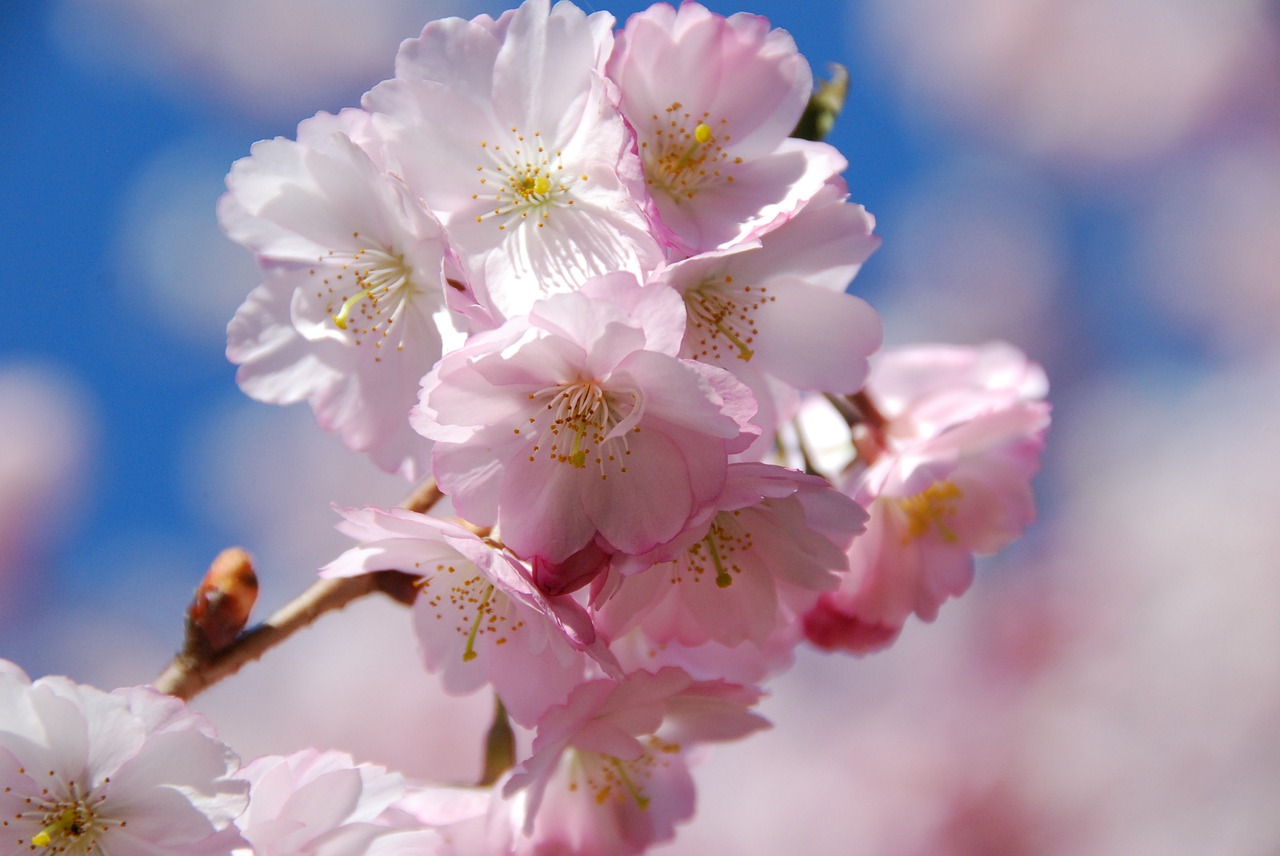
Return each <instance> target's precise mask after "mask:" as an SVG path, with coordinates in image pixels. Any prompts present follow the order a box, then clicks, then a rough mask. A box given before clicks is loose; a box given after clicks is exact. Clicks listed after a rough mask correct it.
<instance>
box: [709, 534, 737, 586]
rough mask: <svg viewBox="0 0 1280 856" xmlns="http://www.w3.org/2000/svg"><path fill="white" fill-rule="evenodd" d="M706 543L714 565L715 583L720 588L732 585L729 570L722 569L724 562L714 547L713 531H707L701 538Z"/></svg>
mask: <svg viewBox="0 0 1280 856" xmlns="http://www.w3.org/2000/svg"><path fill="white" fill-rule="evenodd" d="M702 540H703V541H704V542H705V543H706V545H707V551H708V552H709V553H710V554H711V561H712V562H713V563H714V564H715V566H716V585H717V586H719V587H720V588H728V587H729V586H731V585H733V577H731V576H729V572H728V571H726V570H725V569H724V563H723V562H721V561H720V551H719V550H718V549H716V539H715V534H714V533H713V532H708V533H707V537H705V538H703V539H702Z"/></svg>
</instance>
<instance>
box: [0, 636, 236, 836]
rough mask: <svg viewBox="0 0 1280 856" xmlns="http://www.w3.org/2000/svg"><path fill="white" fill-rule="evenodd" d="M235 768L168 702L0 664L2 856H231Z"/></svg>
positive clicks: (145, 692)
mask: <svg viewBox="0 0 1280 856" xmlns="http://www.w3.org/2000/svg"><path fill="white" fill-rule="evenodd" d="M238 763H239V762H238V761H237V759H236V757H235V755H233V754H232V752H231V750H230V749H228V748H227V747H226V746H225V745H224V744H222V743H221V742H220V741H218V740H217V738H216V737H215V736H214V733H213V730H212V729H211V728H210V727H209V725H208V724H207V723H206V722H205V720H204V719H203V717H200V716H198V715H196V714H193V713H190V712H189V711H187V709H186V708H185V707H184V706H183V704H182V702H180V701H178V700H177V699H173V698H170V697H168V696H164V695H161V694H160V693H157V692H155V691H154V690H151V689H150V688H146V687H133V688H127V689H120V690H116V691H114V692H111V693H107V692H103V691H102V690H98V689H95V688H93V687H89V686H83V685H80V684H76V683H74V682H72V681H70V680H68V679H66V678H63V677H45V678H41V679H39V680H37V681H35V682H32V681H31V680H30V679H29V678H28V677H27V676H26V675H25V674H24V673H23V672H22V670H21V669H19V668H17V667H16V666H14V665H13V664H12V663H9V662H7V661H3V660H0V853H5V854H10V853H13V854H16V853H19V852H23V853H25V852H39V853H47V854H48V853H68V854H86V856H87V854H101V853H111V854H116V853H121V854H143V853H146V854H152V853H165V854H174V856H182V854H208V855H209V856H212V854H229V853H231V852H232V849H233V848H234V847H236V846H237V845H238V844H240V843H241V842H240V838H239V836H238V835H237V834H236V832H235V828H234V827H233V826H232V825H231V821H232V820H233V819H234V818H235V817H236V815H238V814H239V813H240V812H241V811H242V810H243V808H244V806H245V795H246V791H247V790H248V787H247V785H246V784H245V783H244V782H240V781H237V780H235V779H234V778H232V774H233V773H234V772H235V769H236V767H237V766H238Z"/></svg>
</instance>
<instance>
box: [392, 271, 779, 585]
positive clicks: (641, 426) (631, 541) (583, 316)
mask: <svg viewBox="0 0 1280 856" xmlns="http://www.w3.org/2000/svg"><path fill="white" fill-rule="evenodd" d="M683 316H684V306H683V303H682V301H681V300H680V297H679V295H678V294H676V293H675V292H674V291H672V290H671V289H669V288H666V287H663V286H657V285H654V286H649V287H646V288H640V287H639V285H638V284H637V283H636V281H635V279H634V278H633V277H631V276H630V275H629V274H626V273H616V274H612V275H610V276H607V277H600V278H597V279H595V280H592V281H591V282H589V283H587V284H586V285H585V286H584V287H583V289H582V290H581V291H578V292H573V293H568V294H560V295H554V296H552V297H549V298H546V299H545V300H543V301H541V302H539V303H538V304H537V305H536V306H535V307H534V309H533V312H532V313H531V315H530V316H529V317H528V319H516V320H514V321H511V322H508V323H507V324H506V325H505V326H504V327H502V328H501V329H499V330H497V331H494V332H493V333H492V334H490V335H484V336H475V337H473V338H472V340H471V343H470V344H468V345H467V346H466V347H464V348H462V349H459V350H458V351H455V352H453V353H452V354H449V355H447V356H446V357H445V358H444V359H442V360H441V361H440V364H439V365H438V366H437V367H436V368H435V369H434V370H432V372H431V373H430V374H428V375H427V377H426V378H425V379H424V380H423V385H422V396H421V402H420V404H419V405H418V407H417V408H415V409H414V411H413V416H412V421H413V424H414V425H415V427H416V428H417V429H418V430H419V431H422V432H423V433H424V434H425V435H426V436H427V437H429V438H430V439H432V440H434V441H436V446H435V450H434V453H433V460H432V469H433V472H434V474H435V477H436V479H437V481H438V482H439V484H440V486H441V488H442V489H443V490H444V491H445V492H446V493H447V494H449V496H450V497H451V498H452V499H453V503H454V508H455V509H456V510H457V511H458V513H459V514H461V515H462V516H463V517H465V518H466V519H467V520H470V521H471V522H473V523H475V524H477V525H481V526H491V525H494V524H497V526H498V530H499V532H500V535H501V538H502V541H503V543H505V544H506V545H507V546H508V547H510V548H511V549H512V550H514V551H515V552H516V554H517V555H519V556H521V557H523V558H525V559H527V560H530V561H532V560H533V559H534V557H539V558H540V559H541V560H544V561H546V562H550V563H559V562H563V561H565V560H566V559H568V558H569V557H571V556H573V555H574V554H575V553H578V552H579V551H580V550H582V549H583V548H584V547H586V546H587V545H588V544H590V543H591V542H592V541H593V540H594V541H595V542H596V543H597V544H599V545H600V546H601V548H602V549H604V550H605V551H622V552H629V553H642V552H645V551H648V550H652V549H653V548H654V547H656V546H657V545H659V544H661V543H664V542H666V541H668V540H670V539H671V538H673V537H675V536H676V535H677V534H678V533H679V532H680V531H681V529H682V528H683V527H684V525H685V523H686V521H688V520H689V519H690V518H691V517H692V516H693V515H694V514H696V513H697V512H698V511H699V510H700V509H701V508H702V506H703V505H704V504H705V503H707V502H709V501H711V500H712V499H714V498H715V497H716V496H718V495H719V493H720V491H721V489H722V487H723V486H724V479H725V472H726V468H727V466H728V456H729V454H731V453H733V452H737V451H741V450H742V449H743V448H744V447H745V446H746V445H747V444H749V443H750V441H751V440H752V439H753V437H754V434H755V429H753V428H752V427H751V426H750V425H749V423H748V420H749V419H750V417H751V414H752V413H753V411H754V407H755V404H754V400H753V399H752V397H751V395H750V393H749V392H748V391H747V389H746V388H745V387H743V386H742V385H741V384H740V383H739V382H738V381H736V380H734V378H733V376H732V375H730V374H728V373H727V372H725V371H723V370H721V369H718V368H715V367H713V366H708V365H705V364H702V363H698V362H695V361H692V360H683V359H680V358H678V357H677V356H676V354H677V352H678V350H679V347H680V336H681V334H682V332H683V323H684V317H683Z"/></svg>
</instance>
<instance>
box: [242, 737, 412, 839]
mask: <svg viewBox="0 0 1280 856" xmlns="http://www.w3.org/2000/svg"><path fill="white" fill-rule="evenodd" d="M238 778H240V779H243V780H244V781H246V782H248V783H249V785H250V791H249V807H248V808H247V809H245V811H244V813H243V814H242V815H241V816H240V817H239V819H237V821H236V825H237V826H238V827H239V828H240V832H241V834H242V835H243V836H244V838H245V840H247V841H248V842H249V843H250V844H251V845H253V848H252V850H251V851H250V850H246V851H245V853H246V854H249V853H252V854H253V856H312V854H314V856H366V854H367V853H369V852H370V846H371V845H372V843H373V842H374V841H375V840H377V839H379V838H381V837H384V836H386V835H388V834H389V833H392V832H395V831H396V830H398V829H404V828H408V827H411V826H417V824H416V823H415V822H414V821H413V820H412V819H411V818H410V817H409V816H408V815H403V814H397V813H394V812H390V811H389V809H390V808H391V807H392V805H393V803H395V801H396V800H397V799H399V798H400V797H401V796H403V794H404V792H405V785H404V778H403V777H402V776H401V775H400V774H399V773H392V772H389V771H387V770H386V769H384V768H382V767H378V766H375V765H372V764H356V763H355V761H354V760H353V759H352V758H351V756H350V755H347V754H345V753H342V752H333V751H327V752H322V751H320V750H319V749H304V750H302V751H300V752H295V753H294V754H292V755H288V756H279V755H270V756H267V757H263V758H258V759H257V760H255V761H253V762H252V763H250V764H247V765H246V766H245V767H244V768H243V769H242V770H241V771H240V772H239V774H238Z"/></svg>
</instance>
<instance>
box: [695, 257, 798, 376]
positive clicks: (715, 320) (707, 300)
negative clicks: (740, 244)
mask: <svg viewBox="0 0 1280 856" xmlns="http://www.w3.org/2000/svg"><path fill="white" fill-rule="evenodd" d="M774 300H777V298H776V297H774V296H773V295H772V294H769V289H768V288H765V287H763V286H751V285H741V286H740V285H738V284H736V283H735V282H734V281H733V277H732V276H728V275H726V276H724V277H722V278H711V279H706V280H704V281H703V282H701V283H699V284H698V286H697V287H696V288H691V289H689V290H688V291H686V292H685V293H684V304H685V306H686V307H687V309H688V312H689V329H688V332H686V333H685V346H686V349H687V350H688V351H689V352H690V354H691V355H692V356H693V358H694V359H696V360H702V361H703V362H721V361H723V360H724V359H725V358H726V357H728V355H729V354H733V355H734V356H735V357H737V358H738V359H740V360H744V361H745V360H750V359H751V358H752V357H753V356H755V350H754V349H753V348H752V347H751V346H752V344H754V343H755V339H756V336H758V335H760V330H759V328H757V327H756V319H755V316H756V312H758V311H759V309H760V307H761V306H762V305H764V304H765V303H770V302H772V301H774Z"/></svg>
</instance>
